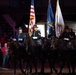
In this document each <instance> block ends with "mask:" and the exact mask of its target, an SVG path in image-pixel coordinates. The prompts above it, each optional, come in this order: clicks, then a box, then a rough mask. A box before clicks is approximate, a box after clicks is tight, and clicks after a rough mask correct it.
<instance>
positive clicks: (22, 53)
mask: <svg viewBox="0 0 76 75" xmlns="http://www.w3.org/2000/svg"><path fill="white" fill-rule="evenodd" d="M9 47H10V49H11V59H12V60H13V62H14V75H15V74H16V67H17V64H18V63H19V68H20V70H21V72H22V73H25V71H24V69H23V66H24V64H23V61H24V60H25V57H26V49H25V47H21V46H20V45H19V44H18V42H17V41H13V40H11V41H10V44H9Z"/></svg>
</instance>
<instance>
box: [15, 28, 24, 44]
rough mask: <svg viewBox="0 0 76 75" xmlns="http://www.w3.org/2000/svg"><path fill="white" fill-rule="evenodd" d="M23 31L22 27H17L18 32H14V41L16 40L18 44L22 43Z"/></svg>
mask: <svg viewBox="0 0 76 75" xmlns="http://www.w3.org/2000/svg"><path fill="white" fill-rule="evenodd" d="M24 37H25V36H24V33H23V30H22V27H19V28H18V33H17V34H16V41H17V42H18V44H19V45H23V40H24Z"/></svg>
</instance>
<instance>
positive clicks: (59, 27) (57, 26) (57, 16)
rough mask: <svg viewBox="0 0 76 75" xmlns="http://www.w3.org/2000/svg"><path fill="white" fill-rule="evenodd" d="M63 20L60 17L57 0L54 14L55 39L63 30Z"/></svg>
mask: <svg viewBox="0 0 76 75" xmlns="http://www.w3.org/2000/svg"><path fill="white" fill-rule="evenodd" d="M64 26H65V25H64V20H63V16H62V12H61V9H60V6H59V0H57V6H56V14H55V33H56V37H59V36H60V35H61V34H62V32H63V30H64Z"/></svg>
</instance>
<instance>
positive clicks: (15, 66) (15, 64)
mask: <svg viewBox="0 0 76 75" xmlns="http://www.w3.org/2000/svg"><path fill="white" fill-rule="evenodd" d="M16 63H17V62H16V61H14V75H16V65H17V64H16Z"/></svg>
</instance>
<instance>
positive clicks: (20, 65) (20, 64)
mask: <svg viewBox="0 0 76 75" xmlns="http://www.w3.org/2000/svg"><path fill="white" fill-rule="evenodd" d="M19 68H20V70H21V72H22V73H23V74H24V73H25V72H24V70H23V69H22V68H23V60H22V59H20V60H19Z"/></svg>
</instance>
